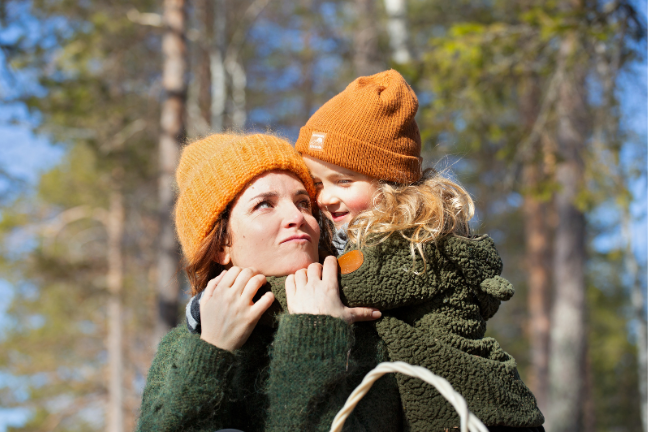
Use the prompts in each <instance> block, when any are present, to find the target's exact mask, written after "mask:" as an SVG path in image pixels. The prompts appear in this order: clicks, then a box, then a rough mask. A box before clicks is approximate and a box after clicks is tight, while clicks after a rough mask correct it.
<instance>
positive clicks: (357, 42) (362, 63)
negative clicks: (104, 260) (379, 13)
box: [353, 0, 385, 76]
mask: <svg viewBox="0 0 648 432" xmlns="http://www.w3.org/2000/svg"><path fill="white" fill-rule="evenodd" d="M353 4H354V6H355V12H356V20H357V25H356V28H357V31H355V32H354V34H353V65H354V67H355V70H356V74H357V75H359V76H365V75H373V74H375V73H378V72H380V71H382V70H384V69H385V64H384V62H383V61H381V57H380V53H379V51H378V27H377V25H376V23H377V21H378V20H377V17H376V7H375V1H374V0H354V1H353Z"/></svg>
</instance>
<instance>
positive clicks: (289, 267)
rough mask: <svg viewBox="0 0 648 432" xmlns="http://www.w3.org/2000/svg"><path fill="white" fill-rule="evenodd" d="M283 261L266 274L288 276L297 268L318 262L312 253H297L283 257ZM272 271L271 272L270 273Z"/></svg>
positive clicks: (303, 267)
mask: <svg viewBox="0 0 648 432" xmlns="http://www.w3.org/2000/svg"><path fill="white" fill-rule="evenodd" d="M283 258H285V259H283V260H282V262H281V263H277V264H278V265H277V266H276V267H274V268H273V269H271V270H270V271H269V272H268V273H265V275H266V276H287V275H289V274H293V273H295V272H296V271H297V270H301V269H305V268H307V267H308V266H309V265H310V264H312V263H314V262H317V258H316V257H315V258H313V256H312V255H311V254H307V253H304V254H297V255H296V256H290V257H283ZM270 273H271V274H270Z"/></svg>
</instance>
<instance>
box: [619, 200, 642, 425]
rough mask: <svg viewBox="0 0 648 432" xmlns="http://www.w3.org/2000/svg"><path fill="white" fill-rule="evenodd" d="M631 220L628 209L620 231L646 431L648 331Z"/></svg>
mask: <svg viewBox="0 0 648 432" xmlns="http://www.w3.org/2000/svg"><path fill="white" fill-rule="evenodd" d="M631 224H632V220H631V217H630V209H629V208H626V209H625V211H624V214H623V221H622V227H621V229H622V232H623V236H624V237H625V245H626V250H625V264H626V269H627V271H628V276H629V277H630V280H631V281H632V309H633V312H634V316H635V320H636V321H637V367H638V371H637V372H638V373H637V375H638V376H639V395H640V397H641V400H640V403H641V423H642V425H643V431H644V432H648V394H647V393H648V358H647V357H648V340H647V338H648V334H647V333H648V332H647V331H646V297H645V294H644V290H643V289H642V286H641V281H640V276H639V264H638V263H637V258H636V257H635V254H634V251H633V250H632V244H633V242H632V238H633V237H632V226H631Z"/></svg>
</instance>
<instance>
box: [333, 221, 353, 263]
mask: <svg viewBox="0 0 648 432" xmlns="http://www.w3.org/2000/svg"><path fill="white" fill-rule="evenodd" d="M348 228H349V224H348V223H346V224H344V225H342V226H341V227H340V228H336V229H335V232H334V233H333V239H331V241H332V243H333V247H335V250H336V251H337V253H338V256H339V255H342V254H343V253H344V248H345V247H346V245H347V243H348V242H349V236H348V234H347V229H348Z"/></svg>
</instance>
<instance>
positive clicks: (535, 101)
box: [520, 76, 551, 410]
mask: <svg viewBox="0 0 648 432" xmlns="http://www.w3.org/2000/svg"><path fill="white" fill-rule="evenodd" d="M540 98H541V92H540V89H539V86H538V79H537V78H536V77H531V76H530V77H527V78H526V79H525V80H524V82H523V84H522V94H521V107H520V108H521V115H522V118H523V120H524V123H525V127H526V129H527V130H528V131H531V130H532V129H533V127H534V125H535V123H536V121H537V120H538V114H539V107H540V105H541V101H540ZM543 139H544V137H538V139H536V140H535V142H534V143H533V147H534V149H535V150H534V152H533V157H532V158H529V160H528V161H527V162H526V164H525V167H524V172H523V176H524V185H525V188H526V189H527V193H526V194H525V196H524V204H523V206H522V210H523V212H524V231H525V246H526V252H525V253H526V269H527V284H528V294H527V308H528V311H529V320H528V327H527V328H528V334H529V342H530V353H529V357H530V360H531V374H530V381H529V386H530V387H531V390H532V391H533V394H534V395H535V397H536V399H537V400H538V406H539V407H540V410H544V409H545V408H546V406H547V389H548V385H547V378H548V369H549V327H550V307H551V304H550V293H551V266H550V258H551V250H550V247H551V244H550V238H551V227H550V223H549V203H548V202H547V201H546V200H544V201H543V200H542V199H541V198H540V197H539V196H538V195H539V191H538V189H539V188H540V186H541V183H542V182H543V181H546V170H545V169H544V168H545V164H544V162H545V160H544V159H545V158H544V152H545V151H546V146H543V145H542V143H541V140H543Z"/></svg>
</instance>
